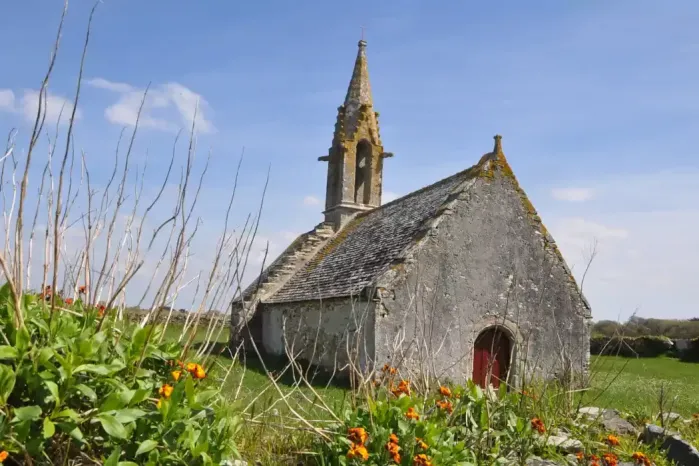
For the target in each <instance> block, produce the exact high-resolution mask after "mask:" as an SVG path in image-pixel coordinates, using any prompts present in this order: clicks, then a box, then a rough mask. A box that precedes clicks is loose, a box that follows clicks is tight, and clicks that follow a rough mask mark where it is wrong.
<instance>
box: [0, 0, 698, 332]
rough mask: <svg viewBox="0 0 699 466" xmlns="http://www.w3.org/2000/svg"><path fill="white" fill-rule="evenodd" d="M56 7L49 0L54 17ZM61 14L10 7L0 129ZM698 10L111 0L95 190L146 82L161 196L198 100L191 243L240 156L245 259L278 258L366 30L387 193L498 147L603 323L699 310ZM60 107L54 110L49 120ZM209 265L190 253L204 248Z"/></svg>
mask: <svg viewBox="0 0 699 466" xmlns="http://www.w3.org/2000/svg"><path fill="white" fill-rule="evenodd" d="M49 3H50V4H51V6H50V7H49V6H48V5H49ZM61 3H62V2H60V1H57V0H56V1H54V2H46V1H44V0H24V1H22V2H4V4H3V5H2V6H1V7H0V12H1V13H2V16H3V17H4V18H11V21H6V22H4V25H3V28H2V29H0V43H1V44H3V46H2V47H0V63H3V64H4V66H3V72H2V74H0V132H1V133H3V134H6V133H7V132H8V131H9V130H10V128H12V127H15V126H16V127H17V128H18V129H19V131H20V133H19V138H20V140H22V137H24V140H25V141H26V140H27V139H28V135H27V131H29V125H28V123H27V121H26V117H25V114H26V113H27V112H30V111H31V109H32V107H31V104H32V102H33V101H32V99H31V96H32V94H31V91H32V90H36V89H37V88H38V87H39V84H40V80H41V77H42V75H43V73H44V71H45V67H46V64H47V61H48V55H49V52H50V47H51V44H52V41H53V37H54V35H55V30H56V27H57V24H58V19H59V15H60V9H61ZM91 6H92V2H90V1H87V0H73V1H72V2H71V4H70V6H69V12H68V20H67V23H66V26H65V28H66V30H65V32H64V36H63V43H62V49H61V52H60V55H59V64H58V65H57V68H56V71H55V74H54V77H53V79H52V81H51V84H50V88H49V89H50V92H51V95H52V96H54V100H53V101H50V102H49V103H50V104H51V103H52V102H53V103H54V104H55V105H54V109H57V108H59V107H60V105H59V103H60V102H61V101H60V99H61V98H66V97H70V96H71V95H72V94H73V92H74V86H75V77H76V72H77V66H78V61H79V57H80V53H81V45H82V41H83V40H84V32H85V27H86V22H87V15H88V12H89V8H90V7H91ZM698 21H699V3H697V2H692V1H689V0H678V1H675V2H672V3H671V4H663V3H661V2H657V1H650V0H640V1H639V0H634V1H631V0H619V1H616V2H607V1H602V0H591V1H587V2H560V1H554V0H541V1H537V2H519V1H515V0H508V1H500V2H490V3H488V4H487V5H486V4H476V3H475V2H474V3H471V2H456V1H449V2H427V1H415V0H401V1H383V2H370V1H355V2H349V3H348V2H327V1H319V0H318V1H309V0H306V1H298V2H287V1H280V0H278V1H263V0H260V1H255V2H223V1H219V2H214V1H209V2H182V1H175V2H173V1H169V2H165V1H161V0H149V1H147V2H143V1H137V0H104V1H103V2H102V4H100V6H99V7H98V9H97V13H96V17H95V21H94V29H93V35H92V37H91V44H90V48H89V51H88V56H87V65H86V69H85V78H86V84H85V86H84V89H83V93H82V97H81V102H80V103H79V106H78V108H79V112H80V119H79V121H78V124H77V128H76V134H75V137H76V142H77V144H78V145H79V146H80V147H81V148H83V149H84V150H85V152H86V154H87V155H86V157H87V159H88V163H90V164H91V166H92V167H93V169H94V170H95V176H96V177H99V176H100V175H102V176H106V174H107V166H108V164H105V163H101V162H102V161H103V160H111V157H112V156H113V148H114V146H115V144H116V141H117V138H118V135H119V132H120V130H121V128H122V127H124V125H128V124H130V122H131V121H132V117H133V111H134V103H135V102H136V103H137V101H138V100H137V99H135V98H134V96H136V95H139V94H138V93H139V92H141V91H142V90H143V89H144V88H145V87H146V86H147V85H148V84H149V83H150V86H151V87H150V89H151V96H152V99H153V100H152V104H151V106H150V107H149V108H148V109H147V112H146V117H147V121H146V122H145V124H144V126H143V127H142V130H141V132H140V134H139V137H138V140H137V145H136V151H135V153H136V157H144V154H146V152H147V153H148V160H149V166H150V168H151V169H152V172H151V173H152V176H153V178H152V179H151V178H148V180H147V181H148V182H152V183H153V184H155V183H156V182H157V180H159V179H160V178H159V174H161V173H162V169H163V167H164V166H166V165H167V163H168V162H169V157H170V153H171V146H172V142H173V139H174V136H175V132H176V130H177V129H178V128H181V127H186V126H187V119H188V118H191V115H192V112H191V108H192V106H193V105H192V104H193V103H194V102H196V100H197V98H199V99H201V100H200V101H199V102H200V108H201V112H200V113H199V116H200V119H199V121H198V124H199V128H200V135H199V139H198V147H199V152H200V153H201V154H204V155H205V154H206V153H207V152H209V151H210V153H211V170H210V172H209V174H208V177H207V180H208V181H207V184H206V187H205V189H204V191H203V193H202V199H203V201H204V202H202V205H201V209H202V211H201V212H200V213H201V214H202V216H203V219H204V222H205V223H204V227H203V228H202V233H201V234H202V237H203V238H202V241H203V243H202V244H204V245H206V243H207V242H208V243H211V242H212V241H213V238H214V237H215V235H216V231H217V230H216V227H217V226H218V225H219V223H220V217H221V215H222V214H221V212H222V210H223V209H224V208H225V200H222V199H225V196H224V194H225V193H226V192H227V191H229V189H230V187H231V184H232V180H233V175H234V169H235V164H236V163H237V160H238V157H239V155H240V153H241V150H242V148H243V147H245V159H244V162H243V168H242V181H241V186H240V191H239V195H238V198H237V200H236V209H237V210H236V212H238V213H239V217H240V218H242V216H243V215H244V214H246V213H247V212H248V211H251V210H255V208H256V204H257V202H258V201H259V197H260V193H261V190H262V187H263V184H264V180H265V176H266V173H267V169H268V168H270V169H271V174H270V187H269V189H268V191H267V197H266V200H265V209H264V212H263V217H262V221H261V226H260V238H259V246H258V248H261V247H262V244H263V242H264V241H266V240H269V241H270V245H271V248H272V252H273V253H274V252H279V251H280V250H281V249H283V248H284V247H285V246H286V245H287V244H288V242H289V241H290V239H291V238H292V237H293V236H294V235H295V234H298V233H300V232H303V231H306V230H308V229H310V228H311V227H313V226H314V225H315V224H317V223H318V222H319V221H321V219H322V216H321V210H322V206H323V202H324V201H323V196H324V192H325V175H326V173H325V170H326V165H325V164H324V163H322V162H318V161H317V157H318V156H320V155H324V154H325V153H326V151H327V149H328V147H329V145H330V142H331V138H332V131H333V125H334V122H335V116H336V111H337V107H338V105H340V104H341V103H342V100H343V98H344V94H345V92H346V86H347V83H348V80H349V77H350V74H351V70H352V65H353V60H354V57H355V54H356V43H357V40H358V39H359V35H360V27H361V26H365V27H366V33H365V34H366V39H367V41H368V44H369V46H368V57H369V71H370V76H371V82H372V89H373V92H374V102H375V107H376V110H378V111H379V112H380V113H381V122H380V123H381V136H382V139H383V143H384V146H385V148H386V150H388V151H391V152H393V153H394V154H395V157H394V158H392V159H389V160H387V163H386V165H385V171H384V191H385V193H386V197H387V198H392V197H395V196H400V195H403V194H407V193H408V192H410V191H413V190H415V189H417V188H420V187H422V186H424V185H427V184H430V183H432V182H434V181H436V180H438V179H440V178H442V177H445V176H448V175H450V174H452V173H454V172H456V171H459V170H462V169H464V168H466V167H468V166H470V165H472V164H473V163H475V162H476V161H477V160H478V158H479V157H480V156H481V155H482V154H483V153H485V152H487V151H489V150H490V149H491V147H492V136H493V135H494V134H496V133H500V134H502V135H503V145H504V149H505V153H506V155H507V157H508V160H509V161H510V163H511V165H512V167H513V169H514V170H515V173H516V175H517V177H518V178H519V180H520V183H521V185H522V186H523V187H524V189H525V190H526V191H527V193H528V194H529V196H530V198H531V200H532V202H533V203H534V205H535V206H536V207H537V209H538V210H539V211H540V213H541V215H542V217H543V219H544V222H545V223H546V225H547V227H548V228H549V230H551V232H552V234H553V235H554V238H555V239H556V240H557V241H558V243H559V244H560V246H561V249H562V251H563V252H564V255H565V257H566V258H567V260H568V262H569V265H570V266H571V267H572V268H573V271H574V273H575V275H576V276H578V278H580V277H581V276H582V270H583V268H584V265H585V257H586V254H587V252H586V251H588V250H589V248H590V246H591V244H592V243H593V241H595V240H596V241H597V244H598V254H597V256H596V259H595V261H594V262H593V264H592V267H591V269H590V271H589V274H588V276H587V277H586V279H585V283H584V291H585V294H586V295H587V297H588V299H589V301H590V302H591V304H592V307H593V315H594V317H595V318H596V319H601V318H613V319H616V318H621V319H625V318H627V317H628V316H629V315H631V314H632V313H634V312H636V313H637V314H639V315H642V316H646V317H650V316H664V317H677V318H682V317H693V316H699V309H698V308H697V305H696V304H695V300H694V293H693V292H692V291H693V287H694V286H695V283H694V282H695V277H696V264H697V262H698V261H699V235H697V234H696V231H697V230H698V229H699V206H697V200H698V199H699V153H698V151H697V145H696V141H695V139H696V138H695V137H694V135H695V134H697V129H699V105H698V102H699V100H698V99H697V95H698V94H699V89H698V88H697V84H696V83H697V82H699V65H697V63H698V62H697V60H696V56H697V55H698V54H699V30H698V29H697V28H696V27H695V26H696V24H697V22H698ZM55 114H57V111H54V112H53V115H55ZM201 256H202V257H205V253H203V252H202V253H201Z"/></svg>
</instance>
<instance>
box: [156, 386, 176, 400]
mask: <svg viewBox="0 0 699 466" xmlns="http://www.w3.org/2000/svg"><path fill="white" fill-rule="evenodd" d="M173 390H174V388H173V387H172V385H168V384H164V385H163V386H162V387H160V390H158V394H159V395H160V396H163V397H165V398H170V395H172V391H173Z"/></svg>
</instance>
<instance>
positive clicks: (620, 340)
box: [590, 336, 673, 358]
mask: <svg viewBox="0 0 699 466" xmlns="http://www.w3.org/2000/svg"><path fill="white" fill-rule="evenodd" d="M672 348H673V345H672V341H671V340H670V339H669V338H666V337H655V336H644V337H619V336H615V337H607V336H594V337H592V338H590V353H591V354H595V355H611V356H624V357H641V358H654V357H658V356H665V355H670V354H672Z"/></svg>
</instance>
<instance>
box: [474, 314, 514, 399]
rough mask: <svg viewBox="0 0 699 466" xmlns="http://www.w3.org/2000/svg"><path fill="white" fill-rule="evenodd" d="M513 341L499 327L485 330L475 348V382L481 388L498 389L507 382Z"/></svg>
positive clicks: (479, 336) (477, 340)
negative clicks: (490, 387)
mask: <svg viewBox="0 0 699 466" xmlns="http://www.w3.org/2000/svg"><path fill="white" fill-rule="evenodd" d="M510 349H511V341H510V338H509V336H508V335H507V334H506V333H505V332H504V331H503V330H502V329H501V328H499V327H490V328H487V329H485V330H483V331H482V332H481V333H480V334H479V335H478V338H476V342H475V344H474V346H473V381H474V382H475V383H476V384H478V385H479V386H481V387H486V386H487V385H488V383H490V384H491V385H493V387H495V388H497V387H499V386H500V383H501V382H503V383H504V382H506V380H507V372H508V370H509V368H510Z"/></svg>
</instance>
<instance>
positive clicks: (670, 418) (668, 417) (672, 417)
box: [656, 413, 683, 424]
mask: <svg viewBox="0 0 699 466" xmlns="http://www.w3.org/2000/svg"><path fill="white" fill-rule="evenodd" d="M661 417H662V419H663V421H665V423H666V424H672V423H673V422H676V421H682V420H683V418H682V416H680V415H679V414H677V413H663V415H662V416H660V413H658V416H657V417H656V419H658V420H660V419H661Z"/></svg>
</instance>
